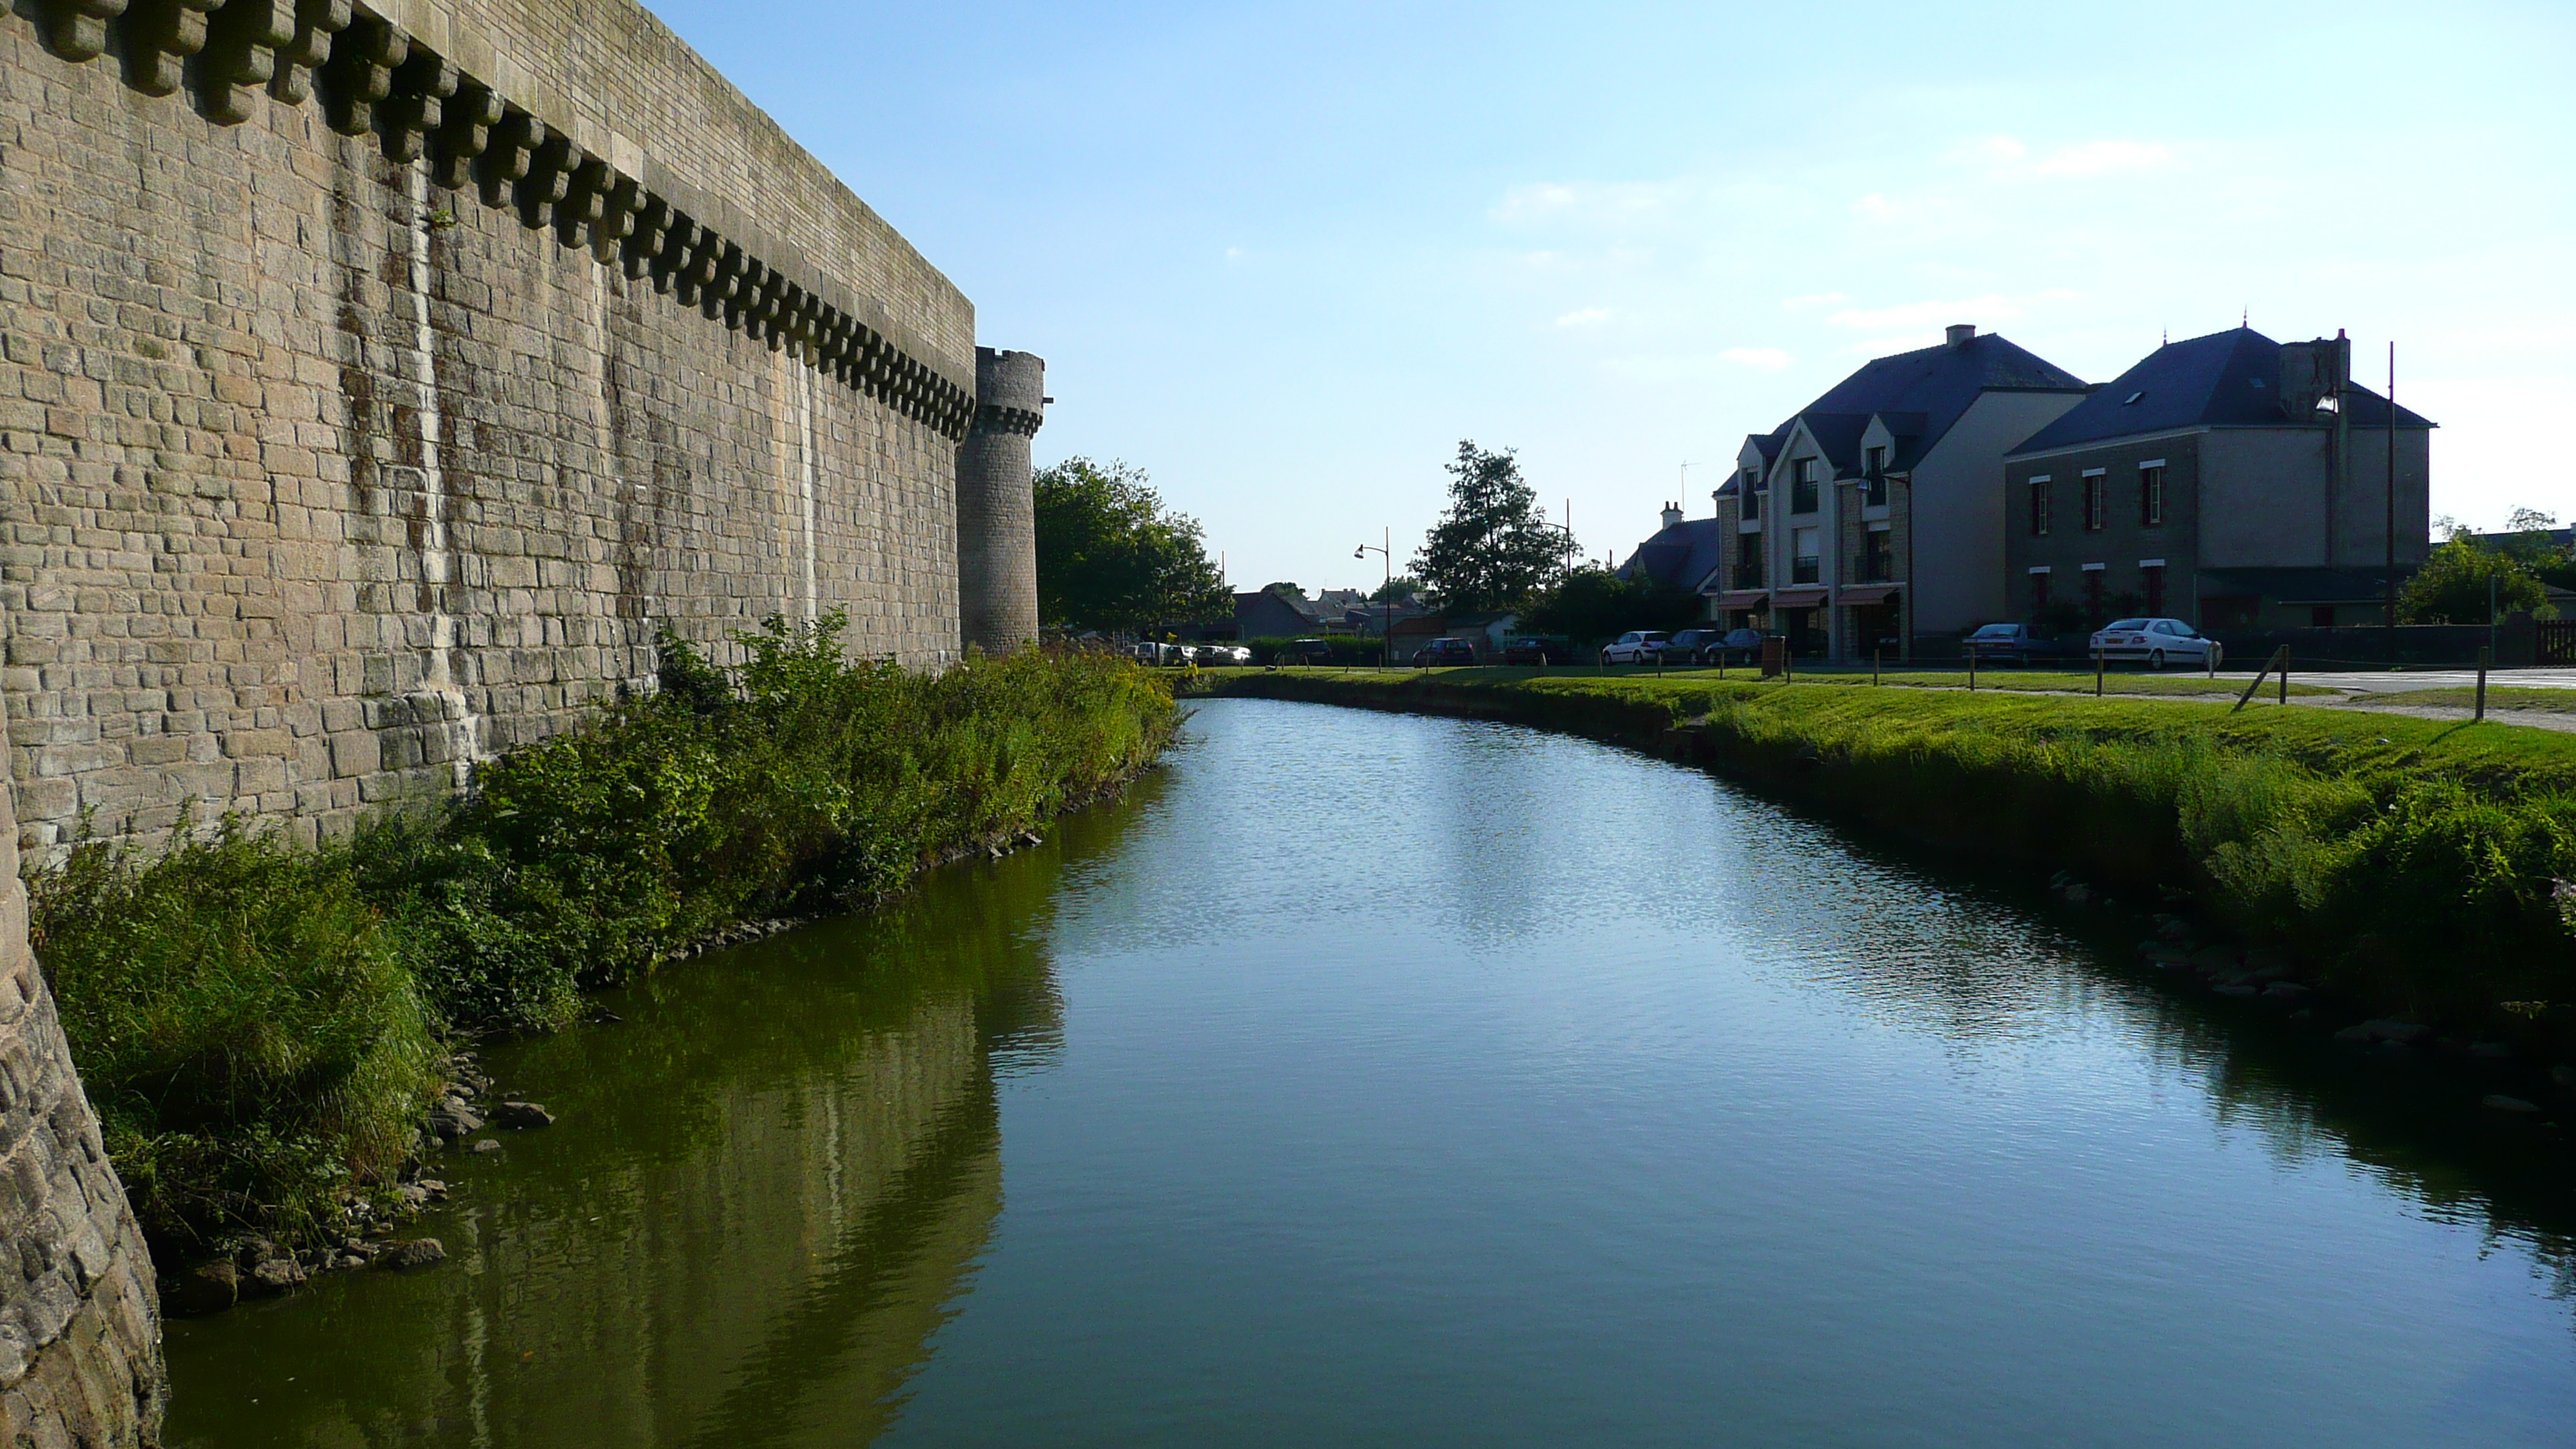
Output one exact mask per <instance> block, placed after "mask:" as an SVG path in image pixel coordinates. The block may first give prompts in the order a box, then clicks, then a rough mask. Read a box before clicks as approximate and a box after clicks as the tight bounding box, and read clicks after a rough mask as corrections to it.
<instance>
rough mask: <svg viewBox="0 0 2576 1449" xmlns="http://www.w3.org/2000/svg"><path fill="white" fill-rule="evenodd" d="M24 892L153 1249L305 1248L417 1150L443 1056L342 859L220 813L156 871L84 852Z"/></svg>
mask: <svg viewBox="0 0 2576 1449" xmlns="http://www.w3.org/2000/svg"><path fill="white" fill-rule="evenodd" d="M34 885H35V889H34V891H33V893H32V897H31V901H30V906H31V910H30V919H29V928H30V929H29V934H30V936H31V938H32V940H33V943H34V945H35V948H36V951H37V954H38V957H39V959H41V960H42V961H43V962H44V965H45V969H46V972H47V974H48V976H49V977H50V978H51V980H52V984H53V988H54V995H55V999H56V1001H57V1003H58V1004H59V1007H60V1010H61V1012H62V1018H63V1030H64V1032H65V1034H66V1035H67V1036H68V1037H69V1038H70V1040H71V1043H72V1046H73V1051H74V1055H75V1058H76V1060H78V1062H79V1063H80V1068H81V1076H82V1079H83V1082H84V1083H85V1084H86V1086H87V1087H88V1089H89V1095H90V1100H91V1102H92V1103H93V1105H94V1106H95V1107H96V1109H97V1111H98V1114H99V1121H100V1126H101V1129H102V1132H103V1134H104V1136H105V1138H106V1142H107V1150H108V1153H109V1155H110V1156H111V1157H112V1158H113V1159H114V1160H115V1162H116V1164H117V1170H118V1172H119V1173H120V1174H121V1175H122V1176H123V1178H124V1180H125V1183H126V1188H127V1191H128V1192H129V1193H130V1194H131V1195H132V1196H133V1198H134V1201H135V1205H136V1207H137V1208H138V1210H139V1211H140V1215H141V1218H142V1221H143V1226H144V1228H145V1230H146V1231H147V1232H149V1233H150V1234H152V1235H153V1237H154V1238H156V1239H160V1240H165V1241H166V1240H170V1239H182V1240H195V1239H201V1238H207V1237H211V1236H215V1235H220V1234H222V1233H225V1232H227V1231H233V1230H248V1229H266V1230H274V1231H280V1232H286V1233H290V1234H293V1233H301V1232H303V1231H307V1230H310V1229H311V1228H312V1227H313V1226H314V1225H316V1224H317V1223H319V1222H320V1221H321V1220H322V1219H323V1218H324V1217H325V1216H326V1215H327V1214H328V1212H329V1211H330V1208H331V1203H330V1198H331V1197H332V1196H333V1195H334V1194H335V1193H337V1192H338V1191H340V1190H341V1189H342V1188H344V1187H345V1186H346V1185H347V1184H349V1183H352V1182H373V1181H382V1180H384V1179H386V1178H387V1177H388V1176H389V1175H390V1174H391V1173H392V1172H393V1171H394V1169H396V1168H397V1167H398V1166H399V1165H400V1164H401V1163H402V1161H403V1160H404V1159H405V1158H406V1157H407V1156H409V1155H410V1152H411V1136H412V1126H413V1123H414V1122H416V1121H417V1120H418V1119H419V1117H420V1116H421V1114H422V1113H423V1112H425V1111H426V1110H428V1108H429V1106H430V1105H431V1102H432V1100H433V1097H434V1094H435V1092H436V1091H437V1088H438V1086H439V1083H440V1081H441V1079H442V1069H443V1067H444V1064H445V1053H444V1050H443V1049H442V1047H441V1044H440V1042H439V1032H438V1027H437V1025H436V1023H435V1022H434V1021H433V1020H432V1019H431V1016H430V1014H429V1012H427V1011H426V1010H424V1009H423V1006H422V1003H421V1001H420V998H419V997H418V995H417V994H416V993H415V992H414V990H413V984H412V976H411V973H410V972H409V971H408V970H406V969H405V963H404V960H403V955H404V953H403V948H402V944H401V942H400V941H399V939H398V938H397V936H396V934H395V933H394V932H393V931H391V930H389V929H388V928H387V925H386V922H385V918H384V915H383V913H382V912H381V911H380V910H379V909H378V908H377V907H376V905H375V904H374V903H373V902H371V901H369V900H367V899H365V898H364V897H363V896H362V895H361V894H360V892H359V890H358V888H357V887H358V881H357V876H356V874H355V873H354V872H353V871H352V870H351V869H350V855H349V851H348V848H347V847H346V846H343V845H333V846H325V847H323V848H321V849H318V850H290V849H286V848H284V847H282V846H281V845H280V844H278V842H277V841H276V840H275V839H274V838H273V837H271V836H269V835H265V834H254V833H252V832H250V831H249V830H248V829H246V828H245V827H244V826H243V825H242V824H241V823H240V822H239V821H235V820H226V821H225V822H223V823H222V824H221V825H220V826H219V827H218V828H217V829H216V830H215V831H214V832H213V833H212V834H210V835H204V836H185V835H183V836H182V838H181V839H180V841H179V843H178V844H177V845H176V846H175V847H173V848H172V849H171V850H169V851H168V852H166V853H164V854H161V855H158V856H150V857H147V856H145V855H143V854H142V853H140V852H138V851H136V850H135V849H133V848H132V847H131V846H129V845H125V844H121V843H113V842H108V841H100V840H85V841H83V842H82V843H80V844H78V845H76V846H74V847H73V849H72V851H71V854H70V857H69V859H68V860H67V861H65V862H64V864H63V865H62V866H61V868H59V869H57V870H54V871H51V872H48V873H45V874H43V875H40V876H38V877H37V878H36V880H35V882H34Z"/></svg>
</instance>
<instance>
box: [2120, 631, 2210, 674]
mask: <svg viewBox="0 0 2576 1449" xmlns="http://www.w3.org/2000/svg"><path fill="white" fill-rule="evenodd" d="M2093 647H2094V648H2095V649H2097V650H2099V651H2101V654H2102V657H2103V658H2104V659H2106V660H2107V659H2143V660H2145V661H2146V664H2147V667H2148V668H2149V669H2162V668H2164V667H2165V665H2166V664H2168V663H2181V662H2183V661H2186V660H2188V661H2189V662H2191V663H2193V664H2206V663H2208V662H2209V651H2210V650H2212V649H2215V648H2217V647H2218V643H2217V641H2216V640H2214V639H2211V638H2209V637H2208V636H2206V635H2204V634H2202V633H2201V632H2200V631H2199V630H2197V629H2194V628H2193V627H2191V626H2190V625H2189V624H2186V623H2184V622H2183V621H2182V620H2180V619H2114V620H2112V621H2111V622H2110V623H2109V624H2107V625H2105V626H2103V628H2102V630H2101V632H2100V633H2097V634H2095V635H2094V636H2093Z"/></svg>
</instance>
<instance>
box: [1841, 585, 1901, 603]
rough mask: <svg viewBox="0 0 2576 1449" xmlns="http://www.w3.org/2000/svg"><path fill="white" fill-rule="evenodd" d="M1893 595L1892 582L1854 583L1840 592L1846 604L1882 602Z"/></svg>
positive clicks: (1894, 593)
mask: <svg viewBox="0 0 2576 1449" xmlns="http://www.w3.org/2000/svg"><path fill="white" fill-rule="evenodd" d="M1895 597H1896V585H1894V584H1854V585H1852V586H1851V587H1850V588H1847V589H1845V590H1843V594H1842V600H1843V602H1844V603H1846V604H1884V603H1886V602H1887V601H1888V600H1890V599H1892V598H1895Z"/></svg>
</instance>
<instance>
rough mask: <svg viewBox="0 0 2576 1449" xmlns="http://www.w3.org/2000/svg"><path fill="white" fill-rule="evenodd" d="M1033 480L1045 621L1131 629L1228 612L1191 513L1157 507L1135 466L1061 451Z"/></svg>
mask: <svg viewBox="0 0 2576 1449" xmlns="http://www.w3.org/2000/svg"><path fill="white" fill-rule="evenodd" d="M1035 481H1036V493H1037V534H1038V616H1039V618H1040V619H1041V620H1043V621H1044V622H1045V624H1046V625H1047V627H1049V628H1054V629H1099V630H1103V631H1106V632H1112V633H1119V632H1126V633H1134V632H1142V631H1144V630H1147V629H1151V628H1153V627H1154V626H1155V625H1158V624H1177V623H1189V622H1197V621H1203V620H1213V619H1222V618H1226V617H1228V616H1230V615H1231V614H1232V613H1233V611H1234V595H1233V594H1232V593H1231V592H1230V591H1229V590H1228V589H1227V588H1226V586H1225V580H1224V578H1223V577H1222V576H1220V575H1219V574H1218V572H1217V568H1216V564H1215V563H1214V562H1213V561H1211V560H1210V559H1209V558H1208V556H1207V547H1206V543H1205V534H1204V533H1203V531H1202V530H1201V529H1200V527H1199V522H1198V520H1197V519H1195V518H1191V517H1189V516H1187V515H1185V514H1180V513H1174V512H1171V511H1169V510H1167V509H1165V508H1164V506H1163V499H1162V495H1160V494H1158V493H1156V492H1155V491H1154V490H1153V488H1152V487H1150V486H1149V485H1148V484H1147V482H1146V479H1145V474H1144V471H1143V470H1142V469H1138V468H1131V467H1129V466H1127V465H1126V464H1124V463H1120V462H1109V463H1095V462H1093V461H1091V460H1090V459H1089V458H1067V459H1066V460H1064V461H1063V462H1061V463H1058V464H1056V465H1055V466H1054V467H1051V468H1041V469H1039V470H1038V474H1037V478H1036V480H1035Z"/></svg>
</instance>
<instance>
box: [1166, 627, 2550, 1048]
mask: <svg viewBox="0 0 2576 1449" xmlns="http://www.w3.org/2000/svg"><path fill="white" fill-rule="evenodd" d="M1202 687H1204V688H1206V689H1209V690H1211V691H1214V692H1220V693H1237V694H1255V695H1264V696H1269V697H1276V698H1293V699H1310V700H1317V701H1322V702H1328V703H1346V704H1365V705H1375V706H1378V707H1387V708H1416V709H1426V710H1435V711H1441V712H1449V713H1467V714H1476V715H1482V716H1486V717H1494V718H1506V719H1516V720H1520V721H1523V722H1526V723H1530V724H1534V725H1539V726H1543V727H1551V728H1558V729H1565V730H1569V731H1573V732H1579V733H1586V734H1591V735H1594V736H1597V737H1608V738H1619V739H1624V740H1628V741H1630V742H1634V743H1639V744H1649V745H1661V744H1664V743H1667V742H1668V741H1669V740H1670V739H1671V738H1672V735H1671V732H1672V731H1673V730H1674V729H1675V728H1676V727H1678V726H1684V725H1689V726H1690V727H1691V729H1692V730H1693V731H1694V732H1696V733H1697V734H1698V735H1699V736H1700V738H1701V739H1703V740H1704V741H1705V749H1706V751H1707V756H1708V758H1710V759H1711V760H1713V761H1714V762H1715V763H1716V764H1717V765H1718V766H1719V767H1720V768H1723V769H1726V770H1729V771H1731V772H1734V773H1738V774H1741V775H1745V776H1748V777H1751V778H1754V779H1756V780H1758V781H1761V782H1763V783H1765V784H1767V785H1770V786H1773V787H1776V788H1778V789H1781V790H1783V791H1784V792H1786V793H1789V794H1792V795H1794V796H1798V797H1801V798H1805V799H1807V800H1810V801H1814V802H1816V803H1819V804H1823V805H1826V806H1829V807H1831V808H1832V809H1834V810H1835V811H1837V812H1838V813H1842V814H1845V815H1848V816H1854V817H1858V818H1863V819H1867V820H1869V821H1871V822H1873V823H1874V824H1877V825H1880V826H1883V827H1887V828H1891V829H1894V830H1898V831H1901V832H1904V833H1906V834H1909V835H1912V836H1915V837H1917V838H1920V839H1924V840H1928V841H1932V842H1936V843H1939V844H1942V845H1945V846H1949V847H1953V848H1957V849H1962V850H1970V851H1975V852H1978V853H1980V854H1985V855H1997V856H2005V857H2011V858H2018V859H2026V860H2029V861H2033V862H2037V863H2043V864H2047V865H2050V866H2053V867H2062V868H2068V869H2073V870H2076V871H2078V872H2081V873H2082V874H2084V875H2086V876H2087V877H2089V878H2091V879H2093V880H2096V881H2100V882H2104V883H2113V882H2117V883H2120V884H2121V885H2123V886H2124V887H2125V888H2129V889H2134V890H2145V891H2155V890H2165V891H2172V892H2187V893H2188V894H2189V895H2190V896H2192V897H2193V898H2195V899H2196V900H2197V901H2198V902H2199V903H2200V906H2201V908H2202V909H2203V910H2205V911H2207V912H2210V913H2213V914H2216V915H2218V916H2221V917H2224V918H2225V919H2226V920H2227V921H2228V923H2229V924H2230V925H2232V926H2233V927H2234V928H2235V929H2236V930H2238V931H2240V932H2242V933H2243V934H2245V935H2246V936H2248V937H2249V938H2251V939H2254V940H2256V941H2260V942H2262V943H2264V944H2267V945H2270V946H2272V947H2274V948H2276V949H2278V950H2281V951H2283V952H2284V953H2286V954H2288V955H2291V956H2292V957H2294V958H2297V959H2300V960H2302V961H2303V962H2304V963H2306V965H2307V966H2308V967H2309V968H2310V969H2311V970H2312V971H2313V972H2314V974H2315V975H2317V976H2318V977H2319V978H2320V979H2322V980H2323V981H2324V982H2325V983H2326V984H2328V985H2329V986H2331V987H2333V988H2335V989H2337V990H2338V991H2341V992H2344V993H2347V994H2349V995H2350V996H2352V997H2354V998H2355V999H2357V1000H2360V1001H2363V1002H2367V1003H2370V1004H2372V1005H2374V1006H2376V1007H2377V1008H2378V1009H2381V1010H2384V1011H2389V1012H2404V1013H2412V1014H2416V1015H2419V1016H2423V1017H2426V1018H2430V1019H2438V1020H2445V1021H2456V1022H2458V1023H2460V1024H2462V1025H2464V1026H2469V1027H2473V1028H2474V1029H2476V1030H2478V1031H2480V1032H2503V1033H2510V1034H2512V1035H2515V1036H2517V1037H2519V1038H2523V1039H2526V1040H2529V1039H2531V1038H2534V1037H2539V1038H2545V1039H2546V1044H2547V1045H2549V1046H2551V1047H2552V1048H2555V1049H2561V1050H2563V1049H2567V1048H2569V1047H2571V1046H2576V887H2571V886H2569V885H2568V884H2567V882H2568V881H2570V880H2571V879H2576V736H2570V735H2568V734H2566V733H2563V732H2553V731H2543V730H2535V729H2521V728H2516V727H2514V726H2511V725H2503V724H2492V723H2490V724H2481V725H2471V724H2467V723H2464V722H2458V721H2441V720H2424V719H2415V718H2410V717H2406V716H2398V715H2389V714H2385V713H2381V714H2373V715H2369V716H2367V717H2364V718H2355V717H2354V716H2353V714H2352V713H2351V712H2348V711H2342V710H2318V709H2283V708H2280V707H2278V706H2263V705H2255V706H2249V707H2248V708H2247V709H2245V710H2244V711H2242V712H2237V713H2231V712H2229V711H2228V710H2227V709H2226V708H2225V707H2224V706H2223V705H2221V704H2219V703H2215V702H2213V703H2209V704H2192V703H2158V704H2153V705H2149V704H2145V703H2142V702H2139V701H2131V700H2111V699H2102V700H2095V699H2059V698H2048V697H2040V696H2031V695H2009V694H1985V693H1980V694H1976V695H1970V694H1968V693H1966V692H1965V691H1941V692H1934V691H1922V690H1895V689H1878V690H1870V689H1851V688H1844V687H1838V686H1834V685H1826V684H1805V683H1801V684H1796V685H1790V686H1782V685H1778V684H1769V685H1765V684H1757V683H1737V682H1723V683H1721V682H1719V681H1717V680H1716V679H1715V678H1714V676H1708V677H1694V676H1667V677H1666V678H1664V679H1661V680H1657V679H1654V678H1652V677H1651V676H1646V677H1636V676H1632V677H1628V678H1616V679H1609V678H1567V677H1549V678H1531V677H1526V676H1524V677H1518V678H1512V679H1502V678H1497V677H1492V676H1490V675H1488V676H1486V677H1481V678H1479V677H1466V672H1465V671H1461V672H1460V673H1459V674H1453V675H1446V676H1438V675H1435V676H1408V675H1403V674H1392V673H1378V674H1348V675H1341V674H1335V673H1332V672H1329V671H1316V672H1312V673H1302V672H1301V673H1292V672H1285V671H1283V672H1281V673H1276V674H1245V675H1237V676H1232V677H1225V678H1212V679H1210V680H1208V681H1206V682H1205V684H1204V685H1203V686H1202ZM2151 898H2152V897H2151ZM2533 1044H2534V1045H2540V1044H2542V1043H2540V1042H2534V1043H2533Z"/></svg>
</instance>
